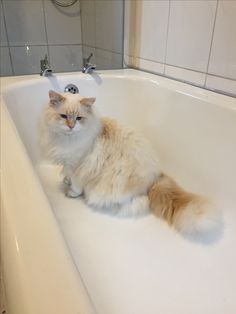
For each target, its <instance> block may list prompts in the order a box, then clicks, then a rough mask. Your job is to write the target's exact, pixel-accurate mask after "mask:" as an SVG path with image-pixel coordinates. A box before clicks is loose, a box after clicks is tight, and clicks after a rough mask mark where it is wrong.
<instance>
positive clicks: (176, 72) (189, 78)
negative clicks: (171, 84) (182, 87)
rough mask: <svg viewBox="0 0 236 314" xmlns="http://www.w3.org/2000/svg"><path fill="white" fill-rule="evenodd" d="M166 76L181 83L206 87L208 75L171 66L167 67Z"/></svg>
mask: <svg viewBox="0 0 236 314" xmlns="http://www.w3.org/2000/svg"><path fill="white" fill-rule="evenodd" d="M165 75H166V76H169V77H173V78H176V79H178V80H181V81H185V82H189V83H193V84H196V85H198V86H204V83H205V79H206V74H205V73H201V72H196V71H192V70H187V69H183V68H177V67H174V66H171V65H166V66H165Z"/></svg>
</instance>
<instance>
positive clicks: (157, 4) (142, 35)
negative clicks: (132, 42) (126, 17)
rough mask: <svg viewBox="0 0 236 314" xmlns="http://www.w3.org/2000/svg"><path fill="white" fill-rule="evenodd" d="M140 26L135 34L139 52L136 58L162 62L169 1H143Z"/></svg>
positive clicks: (138, 25)
mask: <svg viewBox="0 0 236 314" xmlns="http://www.w3.org/2000/svg"><path fill="white" fill-rule="evenodd" d="M141 12H142V16H141V21H140V24H139V23H137V28H138V29H136V34H137V35H138V38H137V39H136V40H139V41H140V43H139V47H138V49H139V51H138V52H136V56H139V57H140V58H143V59H148V60H152V61H158V62H162V63H163V62H164V61H165V51H166V40H167V25H168V14H169V1H166V0H164V1H155V0H154V1H143V2H142V8H141Z"/></svg>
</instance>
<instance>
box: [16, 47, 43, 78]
mask: <svg viewBox="0 0 236 314" xmlns="http://www.w3.org/2000/svg"><path fill="white" fill-rule="evenodd" d="M10 52H11V58H12V64H13V70H14V73H15V74H16V75H23V74H36V73H40V60H41V59H43V58H44V56H45V54H47V47H46V46H25V47H11V48H10Z"/></svg>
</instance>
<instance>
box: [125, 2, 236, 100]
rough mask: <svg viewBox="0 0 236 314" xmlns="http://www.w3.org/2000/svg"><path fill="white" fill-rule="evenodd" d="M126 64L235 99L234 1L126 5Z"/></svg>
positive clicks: (137, 3)
mask: <svg viewBox="0 0 236 314" xmlns="http://www.w3.org/2000/svg"><path fill="white" fill-rule="evenodd" d="M124 42H125V62H126V63H127V64H128V65H130V66H134V67H137V68H141V69H144V70H148V71H151V72H154V73H159V74H162V75H165V76H168V77H172V78H176V79H179V80H182V81H187V82H190V83H192V84H195V85H198V86H201V87H206V88H209V89H213V90H218V91H221V92H225V93H228V94H233V95H236V1H235V0H163V1H162V0H158V1H156V0H154V1H152V0H143V1H141V0H137V1H126V2H125V41H124Z"/></svg>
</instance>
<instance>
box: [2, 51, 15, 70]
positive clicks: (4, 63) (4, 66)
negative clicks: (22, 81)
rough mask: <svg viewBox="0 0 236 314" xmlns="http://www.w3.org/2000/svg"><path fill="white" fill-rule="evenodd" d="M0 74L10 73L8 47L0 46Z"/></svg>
mask: <svg viewBox="0 0 236 314" xmlns="http://www.w3.org/2000/svg"><path fill="white" fill-rule="evenodd" d="M0 53H1V54H0V76H10V75H12V74H13V73H12V67H11V60H10V55H9V48H8V47H1V48H0Z"/></svg>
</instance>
